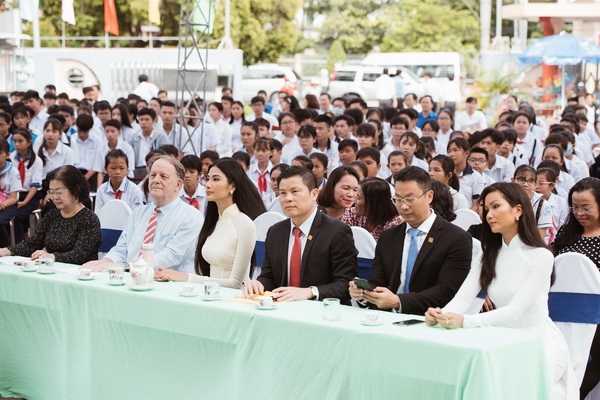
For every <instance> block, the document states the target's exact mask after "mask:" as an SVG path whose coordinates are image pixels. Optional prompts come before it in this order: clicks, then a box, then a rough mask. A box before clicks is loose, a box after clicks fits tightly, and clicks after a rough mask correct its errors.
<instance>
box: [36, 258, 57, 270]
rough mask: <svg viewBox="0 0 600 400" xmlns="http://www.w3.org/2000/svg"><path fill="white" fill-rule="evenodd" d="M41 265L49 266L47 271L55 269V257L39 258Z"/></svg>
mask: <svg viewBox="0 0 600 400" xmlns="http://www.w3.org/2000/svg"><path fill="white" fill-rule="evenodd" d="M39 260H40V264H44V265H46V266H47V268H46V269H54V257H52V256H42V257H40V258H39Z"/></svg>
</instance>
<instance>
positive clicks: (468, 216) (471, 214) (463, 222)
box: [452, 208, 481, 231]
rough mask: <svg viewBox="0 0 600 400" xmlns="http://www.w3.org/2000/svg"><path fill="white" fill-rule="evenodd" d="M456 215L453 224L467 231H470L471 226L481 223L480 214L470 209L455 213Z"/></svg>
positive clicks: (462, 209)
mask: <svg viewBox="0 0 600 400" xmlns="http://www.w3.org/2000/svg"><path fill="white" fill-rule="evenodd" d="M454 213H455V214H456V219H455V220H454V221H452V223H453V224H454V225H456V226H458V227H461V228H462V229H464V230H465V231H466V230H467V229H469V227H470V226H471V225H479V224H480V223H481V218H479V214H477V213H476V212H475V211H473V210H469V209H468V208H461V209H459V210H456V211H454Z"/></svg>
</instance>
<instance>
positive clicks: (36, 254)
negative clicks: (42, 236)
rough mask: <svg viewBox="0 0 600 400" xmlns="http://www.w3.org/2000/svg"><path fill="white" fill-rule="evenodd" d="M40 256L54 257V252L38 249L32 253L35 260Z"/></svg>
mask: <svg viewBox="0 0 600 400" xmlns="http://www.w3.org/2000/svg"><path fill="white" fill-rule="evenodd" d="M40 257H52V258H54V254H51V253H48V252H46V250H36V251H34V252H33V253H32V254H31V259H32V260H35V259H37V258H40Z"/></svg>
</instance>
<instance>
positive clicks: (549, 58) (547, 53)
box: [519, 32, 600, 108]
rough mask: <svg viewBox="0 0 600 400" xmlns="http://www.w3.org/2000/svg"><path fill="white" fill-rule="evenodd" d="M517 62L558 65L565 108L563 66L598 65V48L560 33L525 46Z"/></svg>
mask: <svg viewBox="0 0 600 400" xmlns="http://www.w3.org/2000/svg"><path fill="white" fill-rule="evenodd" d="M519 61H520V62H522V63H524V64H546V65H560V66H563V68H561V70H562V79H561V81H562V84H561V104H562V106H563V108H564V106H565V76H564V66H565V65H577V64H579V63H581V62H583V61H586V62H589V63H593V64H600V47H598V46H596V44H595V43H594V42H592V41H590V40H587V39H584V38H580V37H577V36H573V35H569V34H568V33H565V32H561V33H559V34H558V35H552V36H546V37H544V38H542V39H539V40H536V41H535V42H534V43H533V44H531V45H529V46H527V48H526V49H525V51H523V54H521V55H520V56H519Z"/></svg>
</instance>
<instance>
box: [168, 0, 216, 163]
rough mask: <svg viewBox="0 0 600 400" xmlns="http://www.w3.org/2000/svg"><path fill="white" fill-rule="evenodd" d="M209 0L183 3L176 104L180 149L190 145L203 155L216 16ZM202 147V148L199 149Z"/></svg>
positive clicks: (190, 0)
mask: <svg viewBox="0 0 600 400" xmlns="http://www.w3.org/2000/svg"><path fill="white" fill-rule="evenodd" d="M211 9H212V6H211V1H210V0H181V10H180V14H179V45H178V49H179V51H178V57H177V83H176V89H177V95H176V104H178V105H181V107H180V108H179V113H178V115H177V118H178V120H179V121H180V124H181V137H180V138H179V144H180V149H183V147H184V146H186V145H188V144H189V145H191V147H192V149H193V151H194V153H196V154H198V155H200V152H201V151H202V143H203V139H204V137H203V136H204V135H203V131H204V122H203V121H204V115H203V104H202V103H203V102H204V99H206V76H207V71H208V44H209V40H210V32H209V29H210V21H211V18H212V17H213V16H212V15H211V13H212V11H211ZM196 147H200V148H196Z"/></svg>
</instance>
